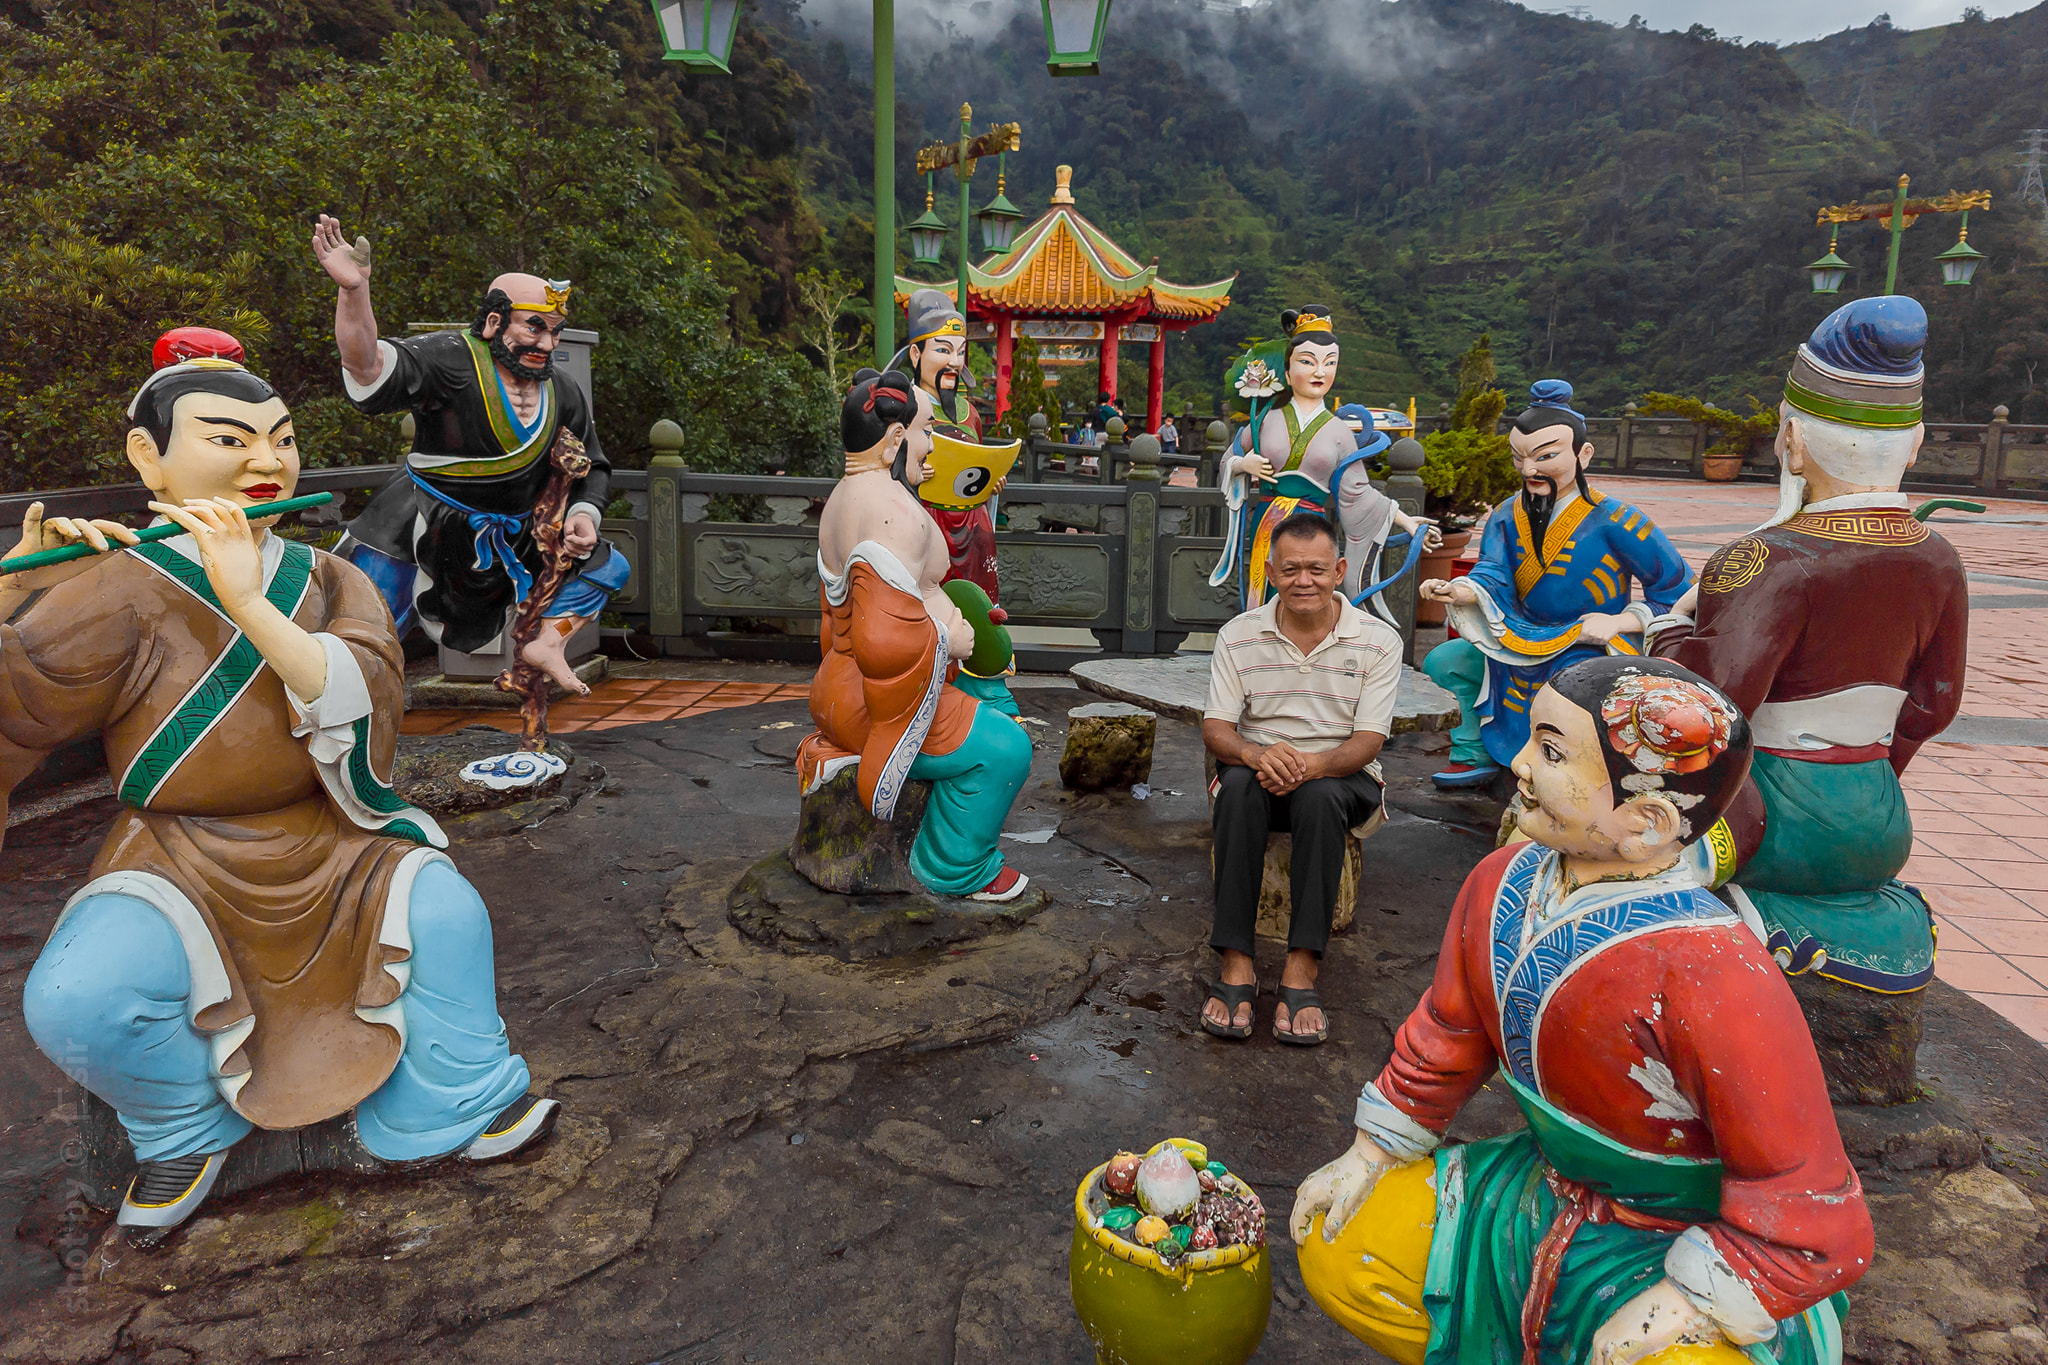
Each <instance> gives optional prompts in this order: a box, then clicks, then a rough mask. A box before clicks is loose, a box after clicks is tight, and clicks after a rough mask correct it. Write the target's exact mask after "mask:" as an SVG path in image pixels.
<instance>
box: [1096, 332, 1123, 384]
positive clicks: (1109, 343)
mask: <svg viewBox="0 0 2048 1365" xmlns="http://www.w3.org/2000/svg"><path fill="white" fill-rule="evenodd" d="M1119 325H1120V324H1118V323H1117V322H1116V321H1114V320H1106V321H1104V322H1103V324H1102V350H1101V352H1100V358H1099V360H1098V369H1097V371H1096V381H1097V383H1096V387H1095V391H1096V393H1098V394H1100V395H1102V396H1103V397H1104V398H1108V399H1114V398H1115V397H1116V334H1117V330H1118V327H1119Z"/></svg>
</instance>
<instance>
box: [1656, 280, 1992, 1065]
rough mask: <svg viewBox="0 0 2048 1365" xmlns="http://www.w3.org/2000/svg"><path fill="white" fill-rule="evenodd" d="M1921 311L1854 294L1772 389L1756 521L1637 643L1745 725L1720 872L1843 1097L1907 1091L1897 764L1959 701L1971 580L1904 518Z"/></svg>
mask: <svg viewBox="0 0 2048 1365" xmlns="http://www.w3.org/2000/svg"><path fill="white" fill-rule="evenodd" d="M1926 343H1927V314H1926V312H1925V311H1924V310H1923V309H1922V308H1921V306H1920V305H1919V304H1918V303H1917V302H1915V301H1914V300H1912V299H1910V298H1907V297H1905V296H1903V295H1892V296H1888V297H1882V298H1870V299H1857V300H1856V301H1855V302H1853V303H1849V304H1845V305H1843V306H1842V307H1841V308H1838V309H1836V310H1835V311H1834V312H1833V313H1831V314H1829V315H1828V316H1827V317H1826V318H1825V319H1823V320H1822V322H1821V323H1820V325H1819V326H1817V327H1815V328H1814V329H1813V334H1812V336H1811V337H1809V338H1808V339H1807V341H1806V342H1804V343H1803V344H1802V345H1801V346H1800V348H1799V353H1798V356H1797V358H1796V359H1795V360H1794V361H1793V365H1792V372H1791V374H1790V375H1789V376H1787V378H1786V380H1785V400H1784V403H1783V405H1782V407H1781V408H1780V414H1781V415H1780V418H1779V422H1778V439H1777V451H1778V460H1779V463H1780V466H1781V469H1780V480H1781V497H1780V501H1779V506H1778V509H1777V511H1776V512H1775V513H1774V514H1773V515H1772V517H1771V519H1770V520H1769V521H1767V522H1765V523H1764V524H1763V525H1762V526H1760V527H1758V528H1757V529H1756V530H1755V531H1752V532H1751V533H1750V534H1748V535H1746V536H1743V537H1741V538H1740V539H1738V540H1736V541H1734V542H1732V543H1730V544H1728V545H1724V546H1722V547H1721V548H1720V549H1719V550H1717V551H1715V552H1714V556H1713V558H1711V559H1709V560H1708V561H1707V566H1706V568H1705V569H1704V570H1703V571H1702V572H1701V574H1700V582H1699V586H1698V588H1696V589H1695V590H1694V591H1693V592H1690V593H1688V594H1686V596H1685V598H1684V599H1683V600H1682V601H1680V602H1679V603H1678V604H1677V605H1676V608H1675V609H1674V612H1673V614H1672V615H1671V616H1669V617H1666V618H1664V619H1662V620H1660V621H1658V622H1656V623H1654V624H1653V627H1652V630H1653V638H1652V645H1651V648H1652V650H1653V651H1654V652H1655V653H1657V654H1659V655H1663V656H1666V657H1669V658H1672V659H1675V660H1677V661H1678V662H1679V663H1682V664H1684V665H1685V666H1686V667H1688V668H1691V669H1694V670H1695V671H1697V672H1698V673H1700V674H1701V675H1702V676H1704V677H1707V678H1711V679H1712V680H1713V681H1714V682H1715V683H1716V684H1717V685H1718V686H1720V687H1722V688H1724V689H1726V691H1727V693H1728V695H1729V696H1731V697H1733V698H1734V699H1735V702H1736V704H1737V705H1739V706H1741V707H1742V708H1743V710H1744V711H1745V712H1747V713H1748V715H1749V718H1750V724H1751V725H1752V726H1754V727H1755V729H1756V736H1757V758H1756V767H1755V769H1754V770H1753V772H1752V774H1751V776H1752V785H1751V788H1750V790H1749V791H1748V792H1747V793H1746V797H1747V799H1745V800H1744V801H1743V802H1741V803H1739V804H1738V805H1737V807H1736V808H1735V809H1734V810H1732V811H1730V812H1729V815H1728V819H1727V824H1726V828H1725V830H1724V831H1723V833H1724V834H1725V836H1726V837H1725V838H1724V839H1723V840H1722V842H1721V858H1720V867H1719V875H1721V876H1724V877H1725V876H1727V875H1728V874H1729V873H1730V872H1731V871H1732V872H1733V879H1732V880H1731V881H1730V882H1729V884H1728V888H1727V894H1728V895H1729V896H1730V897H1732V898H1736V899H1739V900H1741V901H1743V902H1744V903H1745V908H1746V909H1752V910H1753V911H1754V912H1755V913H1756V915H1757V916H1758V918H1759V919H1760V921H1761V922H1762V924H1763V926H1764V929H1765V931H1766V933H1768V935H1769V937H1770V944H1771V950H1772V952H1773V953H1774V954H1775V956H1776V957H1777V960H1778V964H1779V965H1780V966H1781V967H1783V968H1784V969H1785V971H1786V973H1787V974H1788V975H1790V976H1791V978H1792V981H1793V990H1794V992H1795V993H1796V994H1797V995H1798V996H1799V998H1800V1000H1801V1003H1803V1004H1804V1005H1805V1006H1806V1010H1807V1019H1808V1021H1809V1022H1810V1023H1811V1024H1812V1026H1813V1034H1814V1040H1815V1041H1816V1042H1817V1043H1818V1044H1819V1045H1820V1049H1821V1060H1822V1062H1823V1064H1824V1065H1825V1066H1826V1067H1827V1071H1828V1079H1829V1081H1830V1083H1831V1084H1832V1085H1833V1086H1834V1087H1835V1092H1836V1098H1837V1099H1838V1100H1842V1101H1846V1102H1862V1103H1885V1104H1897V1103H1902V1102H1904V1101H1907V1100H1910V1099H1912V1098H1914V1096H1915V1094H1916V1090H1917V1086H1916V1083H1915V1080H1914V1070H1915V1068H1914V1057H1915V1054H1916V1052H1917V1050H1918V1048H1919V1044H1920V1030H1921V1019H1920V1014H1921V1003H1922V1000H1923V996H1924V988H1925V987H1926V985H1927V983H1928V982H1929V981H1930V980H1932V979H1933V976H1934V916H1933V912H1932V911H1931V909H1930V908H1929V906H1928V904H1927V900H1926V898H1925V897H1924V896H1922V895H1921V894H1920V892H1919V891H1917V890H1916V889H1914V888H1913V887H1911V886H1908V885H1906V884H1905V883H1904V882H1901V881H1900V880H1899V873H1900V872H1901V871H1903V870H1904V868H1905V865H1906V859H1907V858H1908V857H1909V856H1910V855H1911V854H1912V852H1913V819H1912V812H1911V811H1909V810H1908V809H1907V807H1906V794H1905V792H1904V790H1903V789H1902V788H1901V787H1900V786H1899V776H1900V775H1901V774H1902V773H1904V772H1905V770H1906V765H1907V764H1908V763H1910V762H1912V760H1913V755H1914V754H1916V753H1918V752H1919V749H1920V746H1921V745H1922V744H1925V743H1926V742H1927V741H1928V740H1930V739H1932V738H1934V737H1935V736H1936V735H1938V734H1940V733H1941V732H1942V730H1944V729H1945V728H1947V726H1948V723H1949V722H1950V721H1952V720H1954V719H1955V717H1956V712H1957V711H1958V710H1959V709H1960V708H1961V706H1962V700H1963V683H1964V662H1965V654H1966V651H1967V646H1968V637H1969V619H1970V586H1969V582H1968V580H1967V579H1966V578H1965V576H1964V573H1963V565H1962V561H1961V559H1960V558H1958V557H1957V555H1956V551H1955V547H1954V546H1952V545H1950V544H1949V543H1948V542H1947V541H1946V540H1944V539H1943V538H1942V537H1940V536H1939V535H1936V534H1935V533H1934V532H1933V531H1931V530H1929V529H1928V528H1927V527H1926V526H1925V525H1923V524H1922V523H1921V522H1919V521H1918V520H1916V519H1915V518H1914V517H1913V516H1912V514H1911V513H1909V512H1908V511H1907V510H1906V497H1905V495H1904V494H1903V493H1901V492H1899V483H1900V481H1901V480H1902V479H1903V478H1904V477H1905V473H1906V469H1907V467H1908V466H1909V465H1911V464H1912V463H1913V460H1914V458H1915V457H1916V456H1917V455H1918V453H1919V450H1920V442H1921V439H1922V438H1923V436H1924V435H1925V430H1926V429H1925V428H1924V427H1923V426H1922V425H1921V421H1920V417H1921V412H1920V387H1921V382H1922V377H1923V368H1922V363H1921V350H1922V348H1923V347H1924V346H1925V345H1926Z"/></svg>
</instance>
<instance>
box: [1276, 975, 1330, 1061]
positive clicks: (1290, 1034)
mask: <svg viewBox="0 0 2048 1365" xmlns="http://www.w3.org/2000/svg"><path fill="white" fill-rule="evenodd" d="M1280 1003H1281V1004H1283V1005H1285V1006H1287V1027H1286V1028H1281V1027H1280V1020H1279V1017H1278V1015H1277V1014H1276V1015H1275V1017H1274V1019H1273V1036H1274V1037H1275V1038H1277V1039H1279V1040H1280V1041H1281V1042H1283V1043H1287V1044H1289V1045H1290V1046H1293V1047H1317V1046H1320V1045H1321V1044H1322V1041H1323V1040H1324V1039H1325V1038H1327V1037H1329V1036H1330V1012H1329V1011H1328V1010H1323V1026H1322V1027H1321V1028H1319V1029H1317V1030H1316V1031H1315V1032H1314V1033H1296V1032H1295V1031H1294V1019H1295V1016H1296V1015H1298V1014H1300V1013H1301V1012H1302V1011H1303V1010H1322V1009H1323V997H1322V996H1320V995H1318V994H1317V993H1316V988H1315V987H1314V986H1282V987H1281V988H1280Z"/></svg>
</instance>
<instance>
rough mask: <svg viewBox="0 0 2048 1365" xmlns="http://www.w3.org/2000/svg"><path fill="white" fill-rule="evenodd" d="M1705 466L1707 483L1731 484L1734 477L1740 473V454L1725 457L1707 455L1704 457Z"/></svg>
mask: <svg viewBox="0 0 2048 1365" xmlns="http://www.w3.org/2000/svg"><path fill="white" fill-rule="evenodd" d="M1706 464H1707V482H1709V483H1733V482H1735V479H1736V476H1737V475H1739V474H1741V473H1742V454H1741V452H1740V451H1736V452H1734V453H1732V454H1725V455H1715V454H1709V455H1708V456H1707V457H1706Z"/></svg>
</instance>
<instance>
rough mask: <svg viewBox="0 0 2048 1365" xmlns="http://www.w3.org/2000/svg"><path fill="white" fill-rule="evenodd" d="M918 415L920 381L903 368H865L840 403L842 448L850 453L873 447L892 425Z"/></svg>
mask: <svg viewBox="0 0 2048 1365" xmlns="http://www.w3.org/2000/svg"><path fill="white" fill-rule="evenodd" d="M916 416H917V384H916V382H915V381H914V380H912V379H911V377H910V376H909V375H907V374H905V373H903V371H901V370H891V371H889V372H888V373H887V374H882V373H880V372H879V371H876V370H871V369H864V370H861V371H860V372H858V373H857V374H855V375H854V376H853V388H852V389H851V390H849V391H848V393H847V395H846V401H845V402H844V403H841V404H840V405H839V448H840V449H841V450H843V451H845V452H847V453H848V454H849V455H857V454H859V453H860V452H861V451H863V450H873V449H874V448H875V447H876V446H878V445H880V444H881V442H882V438H883V437H884V436H887V435H888V434H889V428H890V427H892V426H895V425H897V424H899V423H900V424H902V425H903V426H906V427H907V426H909V425H910V423H911V421H912V419H913V418H915V417H916Z"/></svg>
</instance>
